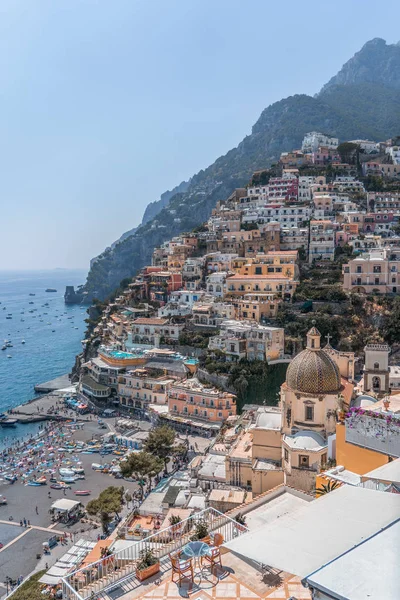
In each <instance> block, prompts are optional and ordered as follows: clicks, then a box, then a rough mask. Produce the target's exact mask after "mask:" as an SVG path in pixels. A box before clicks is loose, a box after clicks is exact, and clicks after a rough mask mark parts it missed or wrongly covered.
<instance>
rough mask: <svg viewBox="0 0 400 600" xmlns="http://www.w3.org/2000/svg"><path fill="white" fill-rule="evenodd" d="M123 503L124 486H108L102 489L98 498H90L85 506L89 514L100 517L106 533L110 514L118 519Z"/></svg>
mask: <svg viewBox="0 0 400 600" xmlns="http://www.w3.org/2000/svg"><path fill="white" fill-rule="evenodd" d="M123 503H124V488H123V486H121V487H116V486H113V485H111V486H109V487H108V488H106V489H105V490H103V491H102V492H101V493H100V495H99V497H98V498H95V499H93V500H90V502H89V503H88V504H87V506H86V511H87V513H88V514H89V515H92V516H97V517H100V520H101V526H102V528H103V532H104V533H105V534H107V533H108V526H109V524H110V521H111V520H112V515H113V514H115V516H116V517H117V518H118V519H119V513H120V512H121V510H122V506H123Z"/></svg>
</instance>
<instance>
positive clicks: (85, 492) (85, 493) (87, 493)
mask: <svg viewBox="0 0 400 600" xmlns="http://www.w3.org/2000/svg"><path fill="white" fill-rule="evenodd" d="M91 493H92V492H91V490H76V492H74V494H75V496H90V494H91Z"/></svg>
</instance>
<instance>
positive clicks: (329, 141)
mask: <svg viewBox="0 0 400 600" xmlns="http://www.w3.org/2000/svg"><path fill="white" fill-rule="evenodd" d="M338 145H339V139H338V138H335V137H331V136H329V135H325V134H324V133H319V132H318V131H311V132H310V133H306V135H305V136H304V139H303V142H302V144H301V149H302V151H303V152H308V153H310V152H316V151H317V150H318V148H319V147H320V146H324V147H325V148H329V149H331V150H335V149H336V148H337V147H338Z"/></svg>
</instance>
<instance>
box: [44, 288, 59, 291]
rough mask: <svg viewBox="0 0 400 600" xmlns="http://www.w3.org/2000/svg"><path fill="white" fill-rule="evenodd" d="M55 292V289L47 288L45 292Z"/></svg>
mask: <svg viewBox="0 0 400 600" xmlns="http://www.w3.org/2000/svg"><path fill="white" fill-rule="evenodd" d="M56 291H57V290H56V289H55V288H47V290H46V292H56Z"/></svg>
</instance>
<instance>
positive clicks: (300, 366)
mask: <svg viewBox="0 0 400 600" xmlns="http://www.w3.org/2000/svg"><path fill="white" fill-rule="evenodd" d="M320 338H321V334H320V333H319V331H318V329H316V328H315V327H313V328H312V329H310V331H309V332H308V334H307V348H306V349H305V350H303V351H302V352H300V353H299V354H298V355H297V356H295V357H294V359H293V360H292V362H291V363H290V365H289V367H288V370H287V372H286V383H287V385H288V387H289V388H290V389H292V390H294V391H296V392H302V393H304V394H315V395H319V394H329V393H335V392H339V390H340V388H341V382H340V372H339V369H338V367H337V365H336V363H335V361H334V360H333V359H332V358H331V357H330V356H329V354H327V353H326V352H324V350H322V349H321V348H320Z"/></svg>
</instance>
